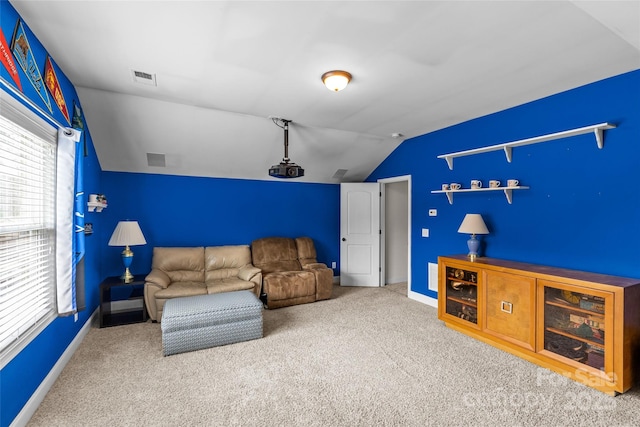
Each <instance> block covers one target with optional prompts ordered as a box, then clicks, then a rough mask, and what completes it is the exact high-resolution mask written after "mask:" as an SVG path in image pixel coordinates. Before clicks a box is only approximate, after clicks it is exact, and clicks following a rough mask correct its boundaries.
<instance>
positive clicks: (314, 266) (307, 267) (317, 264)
mask: <svg viewBox="0 0 640 427" xmlns="http://www.w3.org/2000/svg"><path fill="white" fill-rule="evenodd" d="M302 268H303V269H304V270H318V269H323V268H329V267H327V264H324V263H322V262H312V263H310V264H305V265H303V266H302Z"/></svg>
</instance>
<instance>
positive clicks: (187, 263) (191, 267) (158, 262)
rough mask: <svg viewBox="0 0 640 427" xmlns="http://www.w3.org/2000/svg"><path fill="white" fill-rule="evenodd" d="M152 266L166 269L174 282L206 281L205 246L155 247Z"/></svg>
mask: <svg viewBox="0 0 640 427" xmlns="http://www.w3.org/2000/svg"><path fill="white" fill-rule="evenodd" d="M151 268H152V269H155V268H157V269H159V270H162V271H164V272H165V273H166V274H167V276H169V278H170V279H171V282H172V283H173V282H204V247H202V246H200V247H195V248H163V247H155V248H153V261H152V264H151ZM171 286H173V284H172V285H171ZM171 286H169V287H171Z"/></svg>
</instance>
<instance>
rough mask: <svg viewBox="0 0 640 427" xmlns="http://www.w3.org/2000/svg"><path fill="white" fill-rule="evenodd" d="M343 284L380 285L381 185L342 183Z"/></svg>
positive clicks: (341, 249) (341, 278)
mask: <svg viewBox="0 0 640 427" xmlns="http://www.w3.org/2000/svg"><path fill="white" fill-rule="evenodd" d="M340 285H341V286H380V184H379V183H377V182H363V183H349V184H340Z"/></svg>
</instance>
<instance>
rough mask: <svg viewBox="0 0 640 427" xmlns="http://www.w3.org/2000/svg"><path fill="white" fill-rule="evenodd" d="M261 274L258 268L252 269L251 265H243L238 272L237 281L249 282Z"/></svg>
mask: <svg viewBox="0 0 640 427" xmlns="http://www.w3.org/2000/svg"><path fill="white" fill-rule="evenodd" d="M259 273H262V270H260V269H259V268H258V267H254V266H253V265H245V266H244V267H242V268H241V269H240V271H238V279H242V280H246V281H247V282H251V281H252V279H253V278H254V277H255V275H256V274H259Z"/></svg>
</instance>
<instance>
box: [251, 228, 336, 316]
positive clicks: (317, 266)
mask: <svg viewBox="0 0 640 427" xmlns="http://www.w3.org/2000/svg"><path fill="white" fill-rule="evenodd" d="M251 256H252V260H253V265H254V266H255V267H257V268H259V269H260V270H262V295H261V298H262V301H263V302H264V303H265V305H266V307H267V308H279V307H285V306H290V305H296V304H305V303H308V302H314V301H319V300H325V299H329V298H331V293H332V291H333V270H332V269H330V268H328V267H327V266H326V264H323V263H319V262H317V260H316V249H315V246H314V244H313V240H312V239H311V238H309V237H298V238H297V239H292V238H288V237H266V238H262V239H257V240H254V241H253V242H252V243H251Z"/></svg>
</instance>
